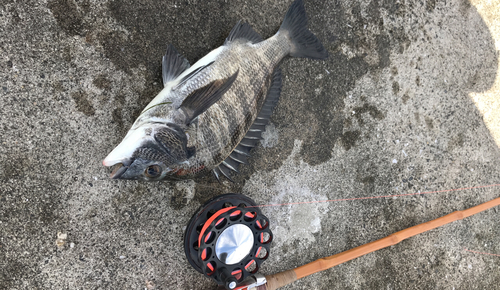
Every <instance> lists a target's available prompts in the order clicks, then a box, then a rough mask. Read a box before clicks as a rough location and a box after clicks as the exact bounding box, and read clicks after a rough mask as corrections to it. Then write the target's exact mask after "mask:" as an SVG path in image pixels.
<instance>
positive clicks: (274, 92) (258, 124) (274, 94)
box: [213, 68, 281, 182]
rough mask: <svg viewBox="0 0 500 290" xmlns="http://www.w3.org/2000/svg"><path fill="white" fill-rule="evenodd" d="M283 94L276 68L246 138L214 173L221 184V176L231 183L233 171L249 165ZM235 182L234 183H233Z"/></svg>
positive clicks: (279, 72)
mask: <svg viewBox="0 0 500 290" xmlns="http://www.w3.org/2000/svg"><path fill="white" fill-rule="evenodd" d="M280 94H281V70H280V69H279V68H276V69H275V70H274V73H273V76H272V80H271V85H270V87H269V89H268V91H267V96H266V100H265V101H264V104H263V105H262V108H261V110H260V112H259V114H258V115H257V118H256V119H255V121H254V123H253V124H252V126H250V128H249V129H248V132H247V133H246V134H245V137H243V139H241V141H240V143H239V144H238V145H237V146H236V148H234V149H233V151H232V152H231V154H229V156H228V157H227V158H226V159H225V160H224V161H223V162H222V163H220V164H219V166H217V167H216V168H215V169H214V170H213V172H214V175H215V176H216V178H217V180H219V182H220V176H221V175H223V176H225V177H226V178H227V179H229V180H230V181H233V180H232V179H231V171H234V172H237V173H238V167H239V165H240V164H248V163H247V158H248V157H250V150H252V148H253V147H255V146H257V144H258V143H259V142H260V140H261V139H262V133H264V132H265V130H266V124H267V123H268V122H269V118H270V117H271V113H272V111H273V109H274V107H276V104H277V103H278V100H279V97H280ZM233 182H234V181H233Z"/></svg>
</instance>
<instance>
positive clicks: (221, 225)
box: [184, 193, 273, 290]
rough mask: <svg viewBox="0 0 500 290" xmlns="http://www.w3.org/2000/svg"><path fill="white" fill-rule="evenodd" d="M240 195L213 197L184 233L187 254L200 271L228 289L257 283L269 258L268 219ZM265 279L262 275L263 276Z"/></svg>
mask: <svg viewBox="0 0 500 290" xmlns="http://www.w3.org/2000/svg"><path fill="white" fill-rule="evenodd" d="M255 206H256V204H255V202H254V201H253V200H252V199H250V198H248V197H246V196H244V195H241V194H233V193H229V194H224V195H220V196H217V197H215V198H212V199H211V200H209V201H208V202H207V203H205V204H204V205H203V206H201V207H200V208H199V209H198V211H197V212H196V213H195V214H194V215H193V217H192V218H191V220H190V221H189V225H188V227H187V228H186V232H185V235H184V251H185V253H186V257H187V259H188V261H189V263H190V264H191V266H193V268H195V269H196V270H197V271H198V272H200V273H203V274H204V275H205V276H207V277H210V278H211V279H213V280H214V281H215V282H217V284H219V285H222V286H224V287H225V288H226V289H228V290H233V289H236V287H237V286H241V285H243V284H248V283H249V282H248V281H249V280H251V281H252V283H253V285H254V286H255V285H256V283H258V282H259V281H258V280H259V279H260V278H259V277H260V276H258V275H257V276H256V275H255V274H256V273H257V271H258V270H259V267H260V265H261V264H262V262H264V261H265V260H266V259H267V258H268V257H269V250H270V249H269V247H270V243H271V241H272V239H273V235H272V232H271V230H270V229H269V220H268V219H267V217H265V216H264V215H263V214H262V213H261V212H260V210H259V209H258V208H257V207H255ZM262 278H263V277H262Z"/></svg>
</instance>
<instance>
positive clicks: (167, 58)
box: [161, 44, 189, 86]
mask: <svg viewBox="0 0 500 290" xmlns="http://www.w3.org/2000/svg"><path fill="white" fill-rule="evenodd" d="M161 68H162V77H163V85H164V86H166V85H167V83H168V82H169V81H172V80H175V79H176V78H177V77H178V76H179V75H180V74H181V73H182V72H183V71H185V70H187V69H188V68H189V62H188V61H187V59H185V58H184V57H183V56H182V55H181V54H180V53H178V52H177V50H176V49H175V47H174V46H173V45H171V44H169V45H168V46H167V52H165V55H164V56H163V58H162V61H161Z"/></svg>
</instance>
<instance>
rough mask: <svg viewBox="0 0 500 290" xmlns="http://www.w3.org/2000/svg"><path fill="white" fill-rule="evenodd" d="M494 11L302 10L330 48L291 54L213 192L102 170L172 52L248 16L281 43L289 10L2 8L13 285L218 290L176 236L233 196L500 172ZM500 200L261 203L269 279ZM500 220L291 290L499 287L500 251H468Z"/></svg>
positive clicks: (0, 154)
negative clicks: (235, 162)
mask: <svg viewBox="0 0 500 290" xmlns="http://www.w3.org/2000/svg"><path fill="white" fill-rule="evenodd" d="M494 2H495V1H486V0H485V1H482V0H478V1H474V4H475V5H472V4H471V3H470V2H468V1H467V0H451V1H435V0H430V1H397V2H396V1H394V2H393V1H378V0H372V1H369V0H367V1H364V0H362V1H347V0H341V1H319V0H318V1H312V0H311V1H306V9H307V11H308V14H309V18H310V28H311V30H312V31H314V32H315V33H316V35H317V36H318V37H319V38H320V39H321V40H322V41H323V43H324V45H325V47H326V48H327V49H328V50H329V52H330V58H329V59H328V60H326V61H311V60H304V59H286V60H285V61H284V62H283V64H282V69H283V74H284V76H285V78H284V86H283V93H282V98H281V100H280V103H279V104H278V106H277V109H276V111H275V114H274V116H273V118H272V127H271V130H270V132H269V133H268V134H267V135H266V140H265V141H264V142H263V146H259V147H258V148H257V149H256V150H255V151H254V154H253V155H254V156H253V158H252V159H251V164H250V165H249V166H246V167H244V168H243V172H242V174H241V175H239V176H238V177H237V178H236V183H235V184H230V183H224V184H223V185H219V184H218V183H217V182H216V181H215V180H214V178H213V177H212V176H206V177H201V178H199V179H197V180H195V181H186V182H181V183H176V182H158V183H144V182H136V181H115V180H109V179H108V178H107V176H108V174H109V170H108V169H106V168H104V167H102V165H101V161H102V159H103V158H104V157H105V156H106V155H107V153H108V152H109V151H110V150H111V149H112V148H113V147H114V146H116V144H118V142H119V141H120V140H121V139H122V138H123V136H124V134H125V133H126V131H127V130H128V128H129V126H130V125H131V124H132V122H133V120H134V119H135V118H136V117H137V115H138V113H139V112H140V110H141V109H142V108H143V107H144V106H145V105H146V104H147V103H148V102H149V101H150V100H151V99H152V98H153V97H154V96H155V94H156V93H157V92H159V91H160V90H161V87H162V84H161V72H160V68H161V66H160V61H161V56H162V53H163V51H164V50H165V49H166V47H167V44H168V43H172V44H174V46H175V47H176V48H177V49H178V50H179V51H180V52H181V53H183V54H184V55H185V56H186V57H187V58H188V59H189V60H190V61H191V62H192V63H193V62H194V61H196V60H197V59H199V58H200V57H202V56H203V55H205V54H206V53H208V52H209V51H210V50H211V49H214V48H216V47H218V46H219V45H221V44H222V43H223V40H224V39H225V37H226V36H227V34H228V32H229V31H230V30H231V28H232V26H233V25H234V24H235V23H236V22H237V21H238V20H240V19H244V20H246V21H248V22H249V23H251V24H252V25H253V27H254V28H255V29H256V30H257V31H258V32H260V33H261V34H262V35H263V36H265V37H269V36H271V35H272V34H273V33H274V32H275V31H276V30H277V28H278V27H279V24H280V22H281V19H282V17H283V15H284V13H285V11H286V9H287V7H288V5H289V4H290V3H291V1H288V0H287V1H284V0H279V1H268V0H266V1H243V0H236V1H199V0H187V1H155V0H141V1H134V0H117V1H95V0H81V1H79V0H55V1H45V0H42V1H13V0H3V1H1V3H0V23H1V25H0V52H1V56H0V68H1V69H0V79H1V87H0V94H1V95H0V108H1V114H0V142H1V146H0V180H1V183H0V229H1V230H0V289H214V288H215V285H214V284H213V283H212V282H211V281H210V280H209V279H207V278H204V277H203V276H202V275H201V274H199V273H198V272H195V271H194V270H193V269H192V268H191V266H190V265H189V264H188V262H187V261H186V259H185V258H184V251H183V246H182V238H183V231H184V228H185V226H186V225H187V222H188V220H189V218H190V217H191V215H192V214H193V213H194V211H195V210H196V208H197V207H198V206H199V205H200V204H202V203H204V201H206V200H207V199H209V198H211V197H213V196H216V195H218V194H222V193H227V192H241V193H244V194H246V195H248V196H249V197H251V198H253V199H254V200H255V201H256V202H258V203H260V204H269V203H284V202H299V201H310V200H323V199H336V198H351V197H364V196H377V195H389V194H403V193H414V192H418V191H428V190H442V189H451V188H460V187H472V186H477V185H485V184H495V183H500V182H499V180H500V179H499V178H500V174H499V171H498V168H499V165H500V161H499V157H500V151H499V147H498V144H500V142H499V141H500V138H497V142H495V138H496V137H495V136H500V135H498V132H497V131H494V129H495V128H498V124H496V123H495V122H490V123H488V120H498V113H499V112H498V110H496V109H495V108H500V106H498V102H497V97H496V96H497V93H498V92H500V89H498V88H499V85H498V83H499V81H498V64H499V61H498V52H499V50H500V28H499V27H500V24H499V23H500V20H499V19H500V18H499V15H500V14H499V10H500V8H499V7H498V4H495V3H494ZM478 7H479V8H478ZM481 13H483V14H481ZM495 88H496V89H495ZM482 96H487V97H485V98H482ZM484 112H487V114H486V113H484ZM499 192H500V191H499V189H498V188H495V187H492V188H486V189H474V190H466V191H455V192H447V193H439V194H437V193H436V194H428V195H418V196H409V197H398V198H385V199H374V200H364V201H350V202H334V203H320V204H310V205H293V206H281V207H266V208H264V209H263V211H264V213H265V214H266V215H267V216H268V217H269V218H270V220H271V229H272V230H273V231H274V233H275V240H274V243H273V246H272V252H271V257H270V258H269V259H268V261H267V262H266V263H264V264H263V266H262V268H261V269H260V272H261V273H263V274H272V273H276V272H278V271H282V270H286V269H290V268H293V267H296V266H299V265H302V264H304V263H307V262H310V261H313V260H315V259H317V258H320V257H323V256H327V255H331V254H335V253H338V252H341V251H344V250H347V249H350V248H353V247H355V246H358V245H361V244H364V243H367V242H370V241H373V240H375V239H378V238H381V237H384V236H386V235H388V234H391V233H393V232H395V231H398V230H401V229H404V228H407V227H409V226H412V225H415V224H418V223H421V222H425V221H427V220H430V219H434V218H437V217H439V216H442V215H444V214H447V213H449V212H452V211H454V210H459V209H464V208H468V207H470V206H473V205H476V204H479V203H482V202H484V201H487V200H490V199H492V198H495V197H498V196H499ZM499 211H500V210H499V209H498V208H497V209H494V210H489V211H487V212H484V213H482V214H479V215H477V216H474V217H471V218H468V219H466V220H463V221H460V222H455V223H453V224H450V225H447V226H445V227H442V228H439V229H436V230H433V231H431V232H429V233H425V234H422V235H421V236H418V237H415V238H412V239H409V240H406V241H404V242H402V243H400V244H398V245H396V246H393V247H390V248H387V249H384V250H381V251H378V252H376V253H373V254H369V255H367V256H365V257H361V258H358V259H356V260H354V261H351V262H348V263H345V264H343V265H341V266H339V267H336V268H334V269H330V270H328V271H325V272H322V273H318V274H315V275H313V276H310V277H307V278H305V279H303V280H300V281H298V282H296V283H294V284H293V285H290V286H288V287H286V289H500V286H499V285H500V258H499V257H498V256H492V255H485V254H476V253H472V252H468V251H466V250H464V248H466V249H470V250H475V251H480V252H486V253H491V254H497V255H499V254H500V244H499V239H500V215H499Z"/></svg>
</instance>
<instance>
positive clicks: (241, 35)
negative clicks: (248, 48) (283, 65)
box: [224, 20, 263, 44]
mask: <svg viewBox="0 0 500 290" xmlns="http://www.w3.org/2000/svg"><path fill="white" fill-rule="evenodd" d="M236 39H243V40H247V41H250V42H251V43H258V42H261V41H262V40H263V39H262V36H260V34H258V33H257V32H256V31H255V30H253V28H252V26H250V24H248V23H244V22H241V20H240V21H238V23H236V25H235V26H234V27H233V29H232V30H231V32H230V33H229V36H228V37H227V38H226V41H225V42H224V44H228V43H230V42H231V41H233V40H236Z"/></svg>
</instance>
